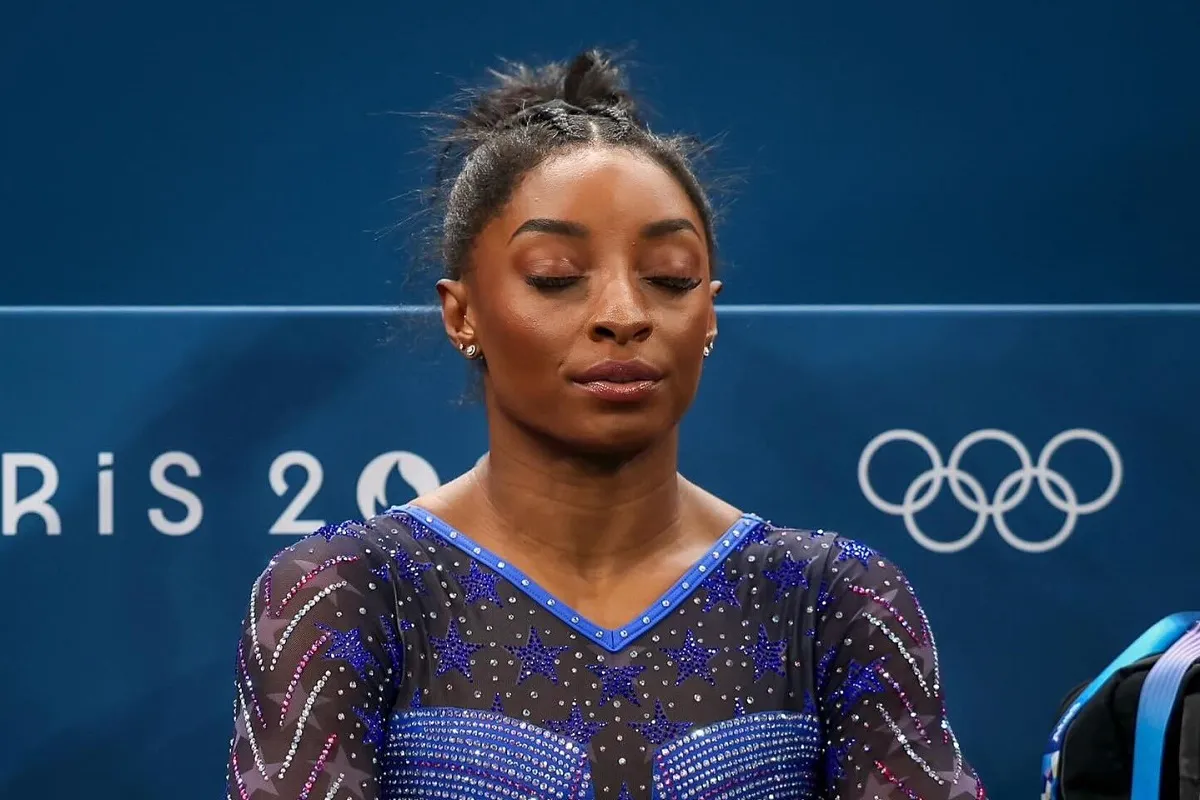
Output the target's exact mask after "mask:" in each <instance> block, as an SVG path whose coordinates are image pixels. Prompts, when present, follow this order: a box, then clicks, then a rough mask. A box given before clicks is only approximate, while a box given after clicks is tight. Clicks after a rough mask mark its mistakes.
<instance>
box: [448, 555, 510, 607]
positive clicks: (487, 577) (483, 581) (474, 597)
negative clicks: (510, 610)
mask: <svg viewBox="0 0 1200 800" xmlns="http://www.w3.org/2000/svg"><path fill="white" fill-rule="evenodd" d="M499 579H500V576H499V575H497V574H495V573H493V572H485V571H484V570H483V568H482V567H480V566H479V564H478V563H477V562H475V561H472V562H471V571H470V572H469V573H468V574H466V575H460V576H458V582H459V583H460V584H462V588H463V591H464V592H466V595H467V596H466V601H467V602H468V603H477V602H479V601H480V600H491V601H492V602H493V603H495V604H496V607H497V608H503V607H504V603H502V602H501V601H500V595H499V593H498V592H497V591H496V581H497V580H499Z"/></svg>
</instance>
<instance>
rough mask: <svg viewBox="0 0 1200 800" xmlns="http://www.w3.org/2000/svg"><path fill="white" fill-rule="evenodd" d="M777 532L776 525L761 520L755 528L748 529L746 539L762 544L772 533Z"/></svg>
mask: <svg viewBox="0 0 1200 800" xmlns="http://www.w3.org/2000/svg"><path fill="white" fill-rule="evenodd" d="M774 532H775V527H774V526H773V525H772V524H771V523H769V522H759V523H758V524H756V525H755V526H754V527H753V528H751V529H750V530H748V531H746V537H745V539H744V541H746V542H749V543H752V544H754V543H757V544H762V543H763V542H766V541H767V539H769V538H771V534H772V533H774Z"/></svg>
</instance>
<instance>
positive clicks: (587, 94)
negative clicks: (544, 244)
mask: <svg viewBox="0 0 1200 800" xmlns="http://www.w3.org/2000/svg"><path fill="white" fill-rule="evenodd" d="M491 74H492V76H493V77H494V78H495V79H496V83H495V85H493V86H491V87H488V88H485V89H482V90H480V91H477V92H475V93H472V94H470V95H468V98H467V99H468V103H467V107H466V110H465V112H464V113H462V114H461V115H460V116H456V117H452V118H451V121H452V125H451V127H450V129H449V130H448V131H446V132H445V133H443V134H441V135H439V136H436V137H435V144H436V145H437V146H438V158H437V165H436V170H435V181H434V188H433V192H432V199H433V202H434V210H435V211H436V212H440V213H437V217H438V218H439V219H440V220H441V225H440V230H439V231H438V235H437V236H436V239H437V250H438V253H437V255H438V260H439V261H440V263H441V265H442V270H443V272H444V274H445V276H446V277H449V278H454V279H457V278H460V277H461V276H462V275H463V273H464V272H465V271H466V269H467V266H468V265H467V258H468V254H469V251H470V248H471V244H472V242H473V241H474V239H475V237H476V236H477V235H478V234H479V232H480V231H481V230H482V229H483V228H484V226H485V225H487V223H488V222H489V221H490V220H491V219H493V218H494V217H495V216H496V215H497V214H498V213H499V212H500V210H501V209H502V208H503V207H504V205H505V204H506V203H507V202H508V200H509V199H510V198H511V196H512V193H513V191H514V190H515V189H516V187H517V184H518V183H519V182H520V179H521V177H522V176H523V175H525V174H526V173H527V172H529V170H531V169H533V168H534V167H536V166H538V165H539V164H541V163H542V162H543V161H545V160H546V159H547V158H549V157H550V156H552V155H554V154H556V153H559V152H562V151H564V150H567V149H569V148H574V147H584V146H588V145H603V146H611V147H622V148H628V149H630V150H635V151H637V152H640V153H642V154H644V155H646V156H649V157H650V158H652V159H654V161H655V162H657V163H658V164H659V165H660V166H662V167H663V168H664V169H666V170H667V172H669V173H670V174H671V175H672V176H673V177H674V178H675V179H676V180H677V181H678V182H679V184H680V186H682V187H683V189H684V191H685V192H686V193H687V195H688V197H689V199H690V200H691V201H692V203H693V204H694V205H695V207H696V210H697V212H698V213H699V215H700V218H701V220H702V221H703V223H704V236H705V241H706V244H707V246H708V251H709V260H710V263H711V262H713V261H715V255H716V253H715V250H716V240H715V237H714V235H713V230H712V227H713V211H712V207H711V205H710V202H709V197H708V194H707V192H706V191H705V189H704V187H703V186H702V185H701V183H700V181H699V179H698V178H697V177H696V174H695V171H694V167H693V161H694V158H695V157H696V155H698V154H699V153H700V151H701V149H700V147H699V146H698V145H697V143H696V142H694V141H693V140H691V139H689V138H687V137H683V136H662V135H659V134H656V133H654V132H652V131H651V130H650V128H649V127H648V126H647V125H646V123H645V122H644V121H643V120H642V118H641V117H640V116H639V114H638V110H637V106H636V104H635V103H634V101H633V99H632V97H631V96H630V94H629V92H628V90H627V89H626V87H625V82H624V79H623V76H622V74H621V70H620V69H619V68H618V67H617V66H616V65H615V64H614V63H613V61H612V59H611V58H610V57H609V56H608V55H606V54H605V53H603V52H601V51H599V50H588V51H585V52H583V53H580V54H579V55H577V56H576V57H575V58H574V59H572V60H571V61H569V62H557V63H550V64H546V65H543V66H540V67H529V66H525V65H522V64H509V65H508V69H506V70H492V71H491Z"/></svg>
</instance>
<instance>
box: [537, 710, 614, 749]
mask: <svg viewBox="0 0 1200 800" xmlns="http://www.w3.org/2000/svg"><path fill="white" fill-rule="evenodd" d="M607 724H608V723H606V722H594V721H592V722H589V721H587V720H585V719H584V718H583V710H582V709H581V708H580V707H579V701H578V700H576V701H575V702H573V703H572V704H571V713H570V715H568V716H567V718H566V719H549V720H546V729H547V730H549V731H553V732H554V733H557V734H559V735H562V736H566V737H568V738H570V739H574V740H575V741H577V742H579V743H580V744H581V745H584V746H585V747H586V746H587V743H588V742H590V741H591V740H592V737H593V736H595V735H596V734H597V733H599V732H600V730H601V729H602V728H603V727H604V726H605V725H607Z"/></svg>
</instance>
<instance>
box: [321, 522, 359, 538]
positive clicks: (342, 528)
mask: <svg viewBox="0 0 1200 800" xmlns="http://www.w3.org/2000/svg"><path fill="white" fill-rule="evenodd" d="M358 524H361V523H359V522H356V521H348V522H337V523H333V524H330V525H322V526H321V527H319V528H317V529H316V530H315V531H313V534H312V535H313V536H320V537H321V538H323V539H324V540H325V541H327V542H328V541H330V540H331V539H333V538H334V537H335V536H347V537H349V538H351V539H361V538H362V536H360V535H359V533H358V531H356V530H354V526H355V525H358Z"/></svg>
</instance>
